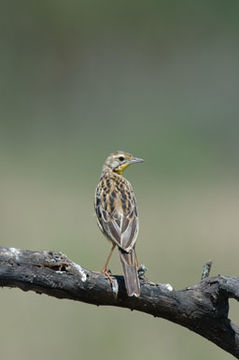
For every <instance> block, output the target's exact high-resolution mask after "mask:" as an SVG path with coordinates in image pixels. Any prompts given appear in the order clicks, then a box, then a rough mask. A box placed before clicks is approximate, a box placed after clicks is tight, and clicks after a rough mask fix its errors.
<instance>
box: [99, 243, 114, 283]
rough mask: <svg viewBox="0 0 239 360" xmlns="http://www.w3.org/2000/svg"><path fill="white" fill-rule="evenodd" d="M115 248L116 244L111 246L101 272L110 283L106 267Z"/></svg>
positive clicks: (110, 278)
mask: <svg viewBox="0 0 239 360" xmlns="http://www.w3.org/2000/svg"><path fill="white" fill-rule="evenodd" d="M115 247H116V244H113V245H112V248H111V250H110V253H109V255H108V257H107V259H106V262H105V265H104V267H103V270H102V271H101V272H102V273H103V274H105V276H107V278H108V279H109V280H110V282H112V277H111V276H110V274H109V273H108V271H107V267H108V264H109V261H110V258H111V256H112V254H113V251H114V248H115Z"/></svg>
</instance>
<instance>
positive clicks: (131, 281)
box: [119, 248, 140, 297]
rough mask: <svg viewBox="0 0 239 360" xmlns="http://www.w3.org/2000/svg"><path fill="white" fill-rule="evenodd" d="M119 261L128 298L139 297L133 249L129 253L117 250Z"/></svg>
mask: <svg viewBox="0 0 239 360" xmlns="http://www.w3.org/2000/svg"><path fill="white" fill-rule="evenodd" d="M119 254H120V260H121V263H122V266H123V271H124V281H125V287H126V290H127V294H128V296H137V297H138V296H140V284H139V278H138V270H137V261H136V255H135V251H134V249H132V250H130V252H129V253H127V252H126V251H123V250H121V249H120V248H119Z"/></svg>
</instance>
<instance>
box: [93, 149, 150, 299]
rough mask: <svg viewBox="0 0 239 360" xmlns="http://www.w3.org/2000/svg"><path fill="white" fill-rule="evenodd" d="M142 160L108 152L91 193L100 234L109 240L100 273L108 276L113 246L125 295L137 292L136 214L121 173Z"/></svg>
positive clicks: (133, 202) (134, 201) (138, 287)
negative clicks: (115, 250)
mask: <svg viewBox="0 0 239 360" xmlns="http://www.w3.org/2000/svg"><path fill="white" fill-rule="evenodd" d="M142 161H143V160H142V159H138V158H134V157H133V156H132V155H131V154H128V153H124V152H121V151H117V152H114V153H112V154H110V156H109V157H108V158H107V159H106V161H105V164H104V166H103V170H102V174H101V178H100V182H99V184H98V186H97V188H96V193H95V211H96V215H97V219H98V225H99V227H100V229H101V231H102V232H103V234H104V235H105V236H106V237H107V238H108V239H109V240H110V241H111V242H112V251H111V253H110V255H109V257H108V259H107V261H106V264H105V267H104V269H103V272H104V273H106V275H107V276H108V274H107V266H108V262H109V259H110V256H111V254H112V252H113V249H114V248H115V246H117V247H118V249H119V254H120V260H121V263H122V266H123V271H124V278H125V286H126V289H127V293H128V295H129V296H133V295H134V296H139V295H140V285H139V279H138V273H137V259H136V255H135V242H136V239H137V235H138V216H137V208H136V199H135V195H134V192H133V188H132V186H131V184H130V183H129V181H127V180H126V179H125V178H124V177H123V176H122V173H123V171H124V170H125V169H126V168H127V167H128V166H129V165H131V164H133V163H137V162H142ZM108 277H109V276H108Z"/></svg>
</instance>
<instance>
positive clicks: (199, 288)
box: [0, 247, 239, 359]
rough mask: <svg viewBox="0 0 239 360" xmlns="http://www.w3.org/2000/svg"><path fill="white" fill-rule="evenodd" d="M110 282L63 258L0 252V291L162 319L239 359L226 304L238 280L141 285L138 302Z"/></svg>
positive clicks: (238, 294)
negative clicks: (12, 289) (176, 285)
mask: <svg viewBox="0 0 239 360" xmlns="http://www.w3.org/2000/svg"><path fill="white" fill-rule="evenodd" d="M114 279H115V280H114V283H113V286H111V284H110V282H109V280H108V279H107V278H106V277H105V276H104V275H103V274H100V273H97V272H93V271H90V270H87V269H84V268H83V267H81V266H80V265H77V264H75V263H74V262H72V261H71V260H69V259H68V258H67V257H66V256H65V255H63V254H62V253H58V252H52V251H30V250H18V249H15V248H4V247H0V286H7V287H18V288H20V289H22V290H24V291H28V290H32V291H35V292H36V293H38V294H41V293H44V294H47V295H50V296H54V297H56V298H66V299H72V300H77V301H83V302H86V303H89V304H95V305H111V306H119V307H124V308H129V309H131V310H138V311H142V312H145V313H148V314H151V315H153V316H154V317H162V318H165V319H167V320H170V321H172V322H175V323H177V324H180V325H182V326H184V327H186V328H188V329H190V330H192V331H194V332H196V333H198V334H200V335H201V336H203V337H205V338H207V339H208V340H210V341H212V342H213V343H215V344H216V345H218V346H219V347H221V348H222V349H224V350H225V351H227V352H229V353H231V354H232V355H234V356H235V357H236V358H238V359H239V327H238V326H236V325H235V324H233V323H232V322H231V321H230V319H228V311H229V303H228V299H229V298H234V299H236V300H239V278H233V277H230V276H214V277H205V278H203V280H202V281H201V282H200V283H198V284H196V285H193V286H190V287H187V288H185V289H182V290H173V289H172V287H171V286H170V285H169V284H154V283H151V282H147V281H146V280H143V279H141V280H140V284H141V295H140V297H139V298H136V297H128V296H127V294H126V290H125V286H124V280H123V277H122V276H114Z"/></svg>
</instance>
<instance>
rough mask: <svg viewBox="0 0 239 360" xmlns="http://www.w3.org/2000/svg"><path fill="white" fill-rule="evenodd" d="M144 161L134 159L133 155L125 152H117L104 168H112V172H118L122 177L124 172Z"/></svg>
mask: <svg viewBox="0 0 239 360" xmlns="http://www.w3.org/2000/svg"><path fill="white" fill-rule="evenodd" d="M143 161H144V160H143V159H139V158H136V157H134V156H133V155H131V154H128V153H126V152H123V151H116V152H113V153H112V154H110V155H109V156H108V157H107V159H106V160H105V163H104V168H110V169H111V170H112V171H114V172H116V173H117V174H119V175H122V174H123V172H124V170H125V169H126V168H127V167H128V166H130V165H132V164H136V163H140V162H143Z"/></svg>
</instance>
